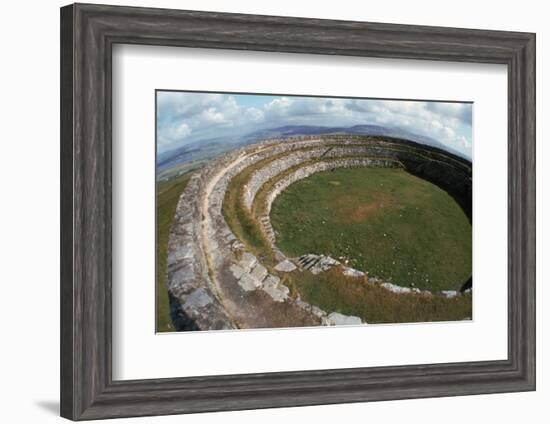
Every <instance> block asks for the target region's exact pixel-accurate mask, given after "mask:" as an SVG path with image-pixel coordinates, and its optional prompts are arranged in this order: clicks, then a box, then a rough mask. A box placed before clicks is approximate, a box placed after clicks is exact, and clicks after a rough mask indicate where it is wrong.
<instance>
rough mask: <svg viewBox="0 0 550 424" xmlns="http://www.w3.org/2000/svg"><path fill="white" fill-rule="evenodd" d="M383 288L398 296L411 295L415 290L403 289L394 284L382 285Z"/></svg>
mask: <svg viewBox="0 0 550 424" xmlns="http://www.w3.org/2000/svg"><path fill="white" fill-rule="evenodd" d="M380 286H381V287H384V288H385V289H386V290H389V291H391V292H393V293H397V294H403V293H411V292H412V291H413V290H412V289H411V288H409V287H401V286H398V285H395V284H392V283H382V284H380Z"/></svg>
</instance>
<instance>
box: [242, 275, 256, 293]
mask: <svg viewBox="0 0 550 424" xmlns="http://www.w3.org/2000/svg"><path fill="white" fill-rule="evenodd" d="M257 284H258V280H256V279H255V278H254V277H252V276H251V275H250V274H249V273H245V274H243V275H242V276H241V279H240V280H239V286H241V288H242V289H243V290H244V291H254V290H256V288H257V287H258V286H257Z"/></svg>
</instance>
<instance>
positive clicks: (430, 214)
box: [271, 168, 472, 291]
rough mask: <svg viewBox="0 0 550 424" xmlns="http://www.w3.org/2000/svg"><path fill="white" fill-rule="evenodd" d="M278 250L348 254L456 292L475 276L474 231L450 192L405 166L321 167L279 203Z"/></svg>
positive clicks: (394, 277) (388, 273) (415, 283)
mask: <svg viewBox="0 0 550 424" xmlns="http://www.w3.org/2000/svg"><path fill="white" fill-rule="evenodd" d="M271 222H272V225H273V228H274V229H275V231H276V232H277V234H278V237H277V245H278V247H279V248H280V249H281V250H282V251H283V252H284V253H285V254H286V255H287V256H290V257H294V256H300V255H302V254H304V253H317V254H326V255H330V256H332V257H336V258H345V259H346V260H348V261H349V265H350V266H352V267H354V268H356V269H359V270H362V271H366V272H368V274H369V276H370V277H377V278H380V279H382V280H384V281H388V282H392V283H395V284H398V285H401V286H409V287H418V288H420V289H425V290H430V291H439V290H456V289H459V288H460V287H461V285H462V284H463V283H464V282H465V281H466V280H467V279H468V278H469V277H470V276H471V272H472V229H471V225H470V222H469V220H468V218H467V217H466V215H465V214H464V212H463V211H462V210H461V209H460V207H459V206H458V204H457V203H456V202H455V201H454V200H453V199H452V197H451V196H449V195H448V194H447V193H446V192H445V191H443V190H441V189H440V188H438V187H437V186H435V185H433V184H431V183H429V182H426V181H424V180H422V179H420V178H417V177H415V176H412V175H410V174H408V173H407V172H406V171H404V170H403V169H390V168H348V169H336V170H334V171H331V172H320V173H317V174H314V175H312V176H311V177H309V178H307V179H304V180H302V181H298V182H296V183H295V184H293V185H291V186H290V187H289V188H288V189H287V190H285V191H284V192H283V193H281V195H280V196H279V197H277V199H276V200H275V202H274V204H273V208H272V212H271Z"/></svg>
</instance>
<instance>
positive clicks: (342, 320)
mask: <svg viewBox="0 0 550 424" xmlns="http://www.w3.org/2000/svg"><path fill="white" fill-rule="evenodd" d="M327 318H328V319H327V322H328V324H329V325H361V324H363V322H362V321H361V318H359V317H354V316H352V315H343V314H340V313H338V312H332V313H330V314H329V315H328V317H327Z"/></svg>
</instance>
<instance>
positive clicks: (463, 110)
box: [157, 91, 472, 158]
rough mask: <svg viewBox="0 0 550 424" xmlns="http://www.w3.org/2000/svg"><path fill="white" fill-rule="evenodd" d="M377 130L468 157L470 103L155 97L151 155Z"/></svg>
mask: <svg viewBox="0 0 550 424" xmlns="http://www.w3.org/2000/svg"><path fill="white" fill-rule="evenodd" d="M359 124H361V125H363V124H369V125H381V126H385V127H391V128H394V127H395V128H400V129H404V130H407V131H410V132H413V133H415V134H419V135H423V136H428V137H430V138H432V139H435V140H437V141H439V142H440V143H442V144H444V145H446V146H448V147H450V148H452V149H454V150H456V151H459V152H461V153H463V154H464V155H465V156H467V157H469V158H471V156H472V153H471V152H472V105H471V104H470V103H445V102H422V101H404V100H374V99H344V98H342V99H340V98H323V97H298V96H266V95H252V94H215V93H188V92H166V91H160V92H157V143H158V145H157V149H158V152H159V153H162V152H166V151H169V150H172V149H175V148H178V147H181V146H184V145H185V144H187V143H191V142H195V141H200V140H206V139H210V138H218V137H229V136H239V135H245V134H248V133H250V132H253V131H256V130H259V129H266V128H276V127H280V126H284V125H322V126H351V125H359Z"/></svg>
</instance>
